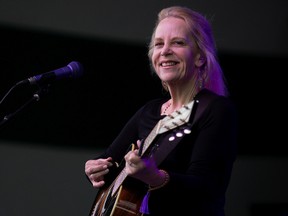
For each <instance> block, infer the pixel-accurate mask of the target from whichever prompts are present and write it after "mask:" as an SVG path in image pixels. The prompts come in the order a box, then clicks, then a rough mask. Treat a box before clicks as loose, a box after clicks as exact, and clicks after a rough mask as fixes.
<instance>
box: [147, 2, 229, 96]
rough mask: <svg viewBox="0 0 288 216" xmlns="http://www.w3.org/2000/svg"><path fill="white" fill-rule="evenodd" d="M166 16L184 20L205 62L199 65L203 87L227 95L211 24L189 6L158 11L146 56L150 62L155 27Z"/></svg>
mask: <svg viewBox="0 0 288 216" xmlns="http://www.w3.org/2000/svg"><path fill="white" fill-rule="evenodd" d="M167 17H177V18H180V19H182V20H184V21H185V22H186V24H187V26H188V28H189V31H190V34H191V37H192V38H193V40H194V41H195V43H196V45H197V46H198V48H199V50H200V53H201V55H202V57H204V59H205V64H204V65H203V67H201V70H202V71H201V73H202V74H204V75H205V77H202V78H203V81H202V84H203V87H204V88H206V89H209V90H211V91H213V92H215V93H216V94H219V95H224V96H227V95H228V90H227V86H226V81H225V77H224V74H223V71H222V69H221V66H220V64H219V62H218V57H217V53H216V46H215V41H214V38H213V33H212V28H211V25H210V23H209V22H208V20H207V19H206V18H205V17H204V16H203V15H201V14H200V13H198V12H196V11H193V10H191V9H190V8H187V7H182V6H173V7H168V8H164V9H162V10H161V11H160V12H159V13H158V19H157V21H156V24H155V27H154V31H153V34H152V36H151V40H150V44H149V51H148V57H149V59H150V62H152V59H151V58H152V54H153V51H154V38H155V31H156V28H157V26H158V25H159V23H160V22H161V21H162V20H163V19H165V18H167Z"/></svg>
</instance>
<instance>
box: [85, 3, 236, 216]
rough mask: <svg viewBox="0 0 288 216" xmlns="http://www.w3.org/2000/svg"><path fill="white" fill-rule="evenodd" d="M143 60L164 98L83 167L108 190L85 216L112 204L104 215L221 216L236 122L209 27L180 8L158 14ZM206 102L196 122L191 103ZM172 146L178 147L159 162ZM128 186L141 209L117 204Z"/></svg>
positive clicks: (147, 106)
mask: <svg viewBox="0 0 288 216" xmlns="http://www.w3.org/2000/svg"><path fill="white" fill-rule="evenodd" d="M148 55H149V58H150V61H151V67H152V68H153V70H154V71H155V73H156V74H157V76H158V77H159V79H160V80H161V82H162V85H163V87H164V89H166V90H167V91H168V93H169V96H170V98H168V99H167V98H160V99H155V100H152V101H150V102H148V103H147V104H145V105H144V106H143V107H142V108H140V109H139V110H138V111H137V112H136V113H135V115H134V116H133V117H132V118H131V119H130V120H129V121H128V122H127V124H126V126H125V127H124V128H123V130H122V131H121V132H120V134H119V135H118V136H117V137H116V139H115V140H114V142H113V143H112V144H111V145H110V146H109V147H108V148H107V150H106V151H105V152H104V153H103V154H102V155H101V156H99V157H97V158H96V159H92V160H88V161H87V162H86V164H85V173H86V175H87V177H88V178H89V180H90V181H91V183H92V184H93V186H94V187H95V188H98V189H99V190H100V191H101V188H105V187H106V186H107V187H106V188H107V189H105V190H103V192H101V193H102V194H101V193H100V192H99V193H100V196H99V197H100V198H96V200H95V205H94V206H93V209H92V211H91V212H92V213H91V214H92V215H100V214H98V212H100V211H103V212H105V211H107V212H108V210H107V209H108V208H109V205H110V207H111V206H112V207H111V209H110V210H109V211H110V212H116V211H117V210H119V209H120V210H123V209H124V210H123V212H125V214H123V215H130V213H129V212H131V211H136V212H140V213H139V214H138V215H141V214H143V215H144V214H145V215H146V214H147V215H165V214H166V215H168V214H169V215H193V216H200V215H209V216H216V215H217V216H220V215H221V216H223V215H225V211H224V206H225V193H226V189H227V186H228V184H229V180H230V175H231V171H232V167H233V162H234V160H235V157H236V140H237V138H236V135H237V115H236V111H235V107H234V105H233V103H231V101H230V100H229V99H228V97H227V96H228V91H227V88H226V86H225V79H224V76H223V74H222V70H221V67H220V65H219V63H218V61H217V56H216V50H215V44H214V39H213V35H212V31H211V26H210V24H209V22H208V21H207V20H206V19H205V18H204V17H203V16H202V15H201V14H199V13H197V12H195V11H193V10H191V9H189V8H186V7H179V6H175V7H169V8H165V9H163V10H162V11H160V13H159V14H158V20H157V22H156V25H155V29H154V32H153V34H152V37H151V42H150V46H149V54H148ZM205 95H206V96H205ZM207 95H208V96H209V95H210V96H211V95H213V97H212V98H213V99H212V100H210V102H209V103H207V104H205V110H204V111H203V112H202V115H201V116H200V117H199V118H198V119H197V120H196V119H194V117H196V116H194V114H195V113H194V110H196V111H195V112H196V113H197V106H198V105H197V102H198V101H199V102H200V104H201V101H202V99H201V98H203V97H207ZM183 113H184V114H183ZM179 115H180V116H181V117H178V116H179ZM185 118H186V119H188V120H187V121H185ZM183 119H184V120H183ZM193 120H194V121H195V122H193V123H192V121H193ZM155 125H156V126H155ZM185 126H186V128H185ZM183 127H184V128H185V129H183V130H182V131H181V132H180V133H179V131H180V130H181V128H183ZM187 128H188V130H186V129H187ZM178 134H179V136H178ZM177 136H178V137H177ZM175 139H178V141H177V142H178V143H177V145H175V146H174V147H172V148H171V150H170V152H168V153H166V155H165V153H163V152H165V149H166V148H170V146H171V144H172V143H173V142H174V140H175ZM133 143H135V144H136V145H135V146H134V145H132V147H131V144H133ZM163 155H164V156H163ZM119 170H121V171H119ZM119 172H120V174H119ZM123 173H124V180H120V181H119V179H121V178H120V176H123ZM112 180H116V181H114V182H112ZM111 182H112V183H111ZM115 182H116V183H115ZM119 185H121V186H119ZM131 185H133V187H135V188H138V190H139V191H141V193H142V194H143V196H142V194H141V195H140V197H141V198H140V202H139V203H140V204H139V203H138V202H134V201H131V200H128V199H127V198H126V197H125V198H124V197H123V198H122V197H121V196H122V194H121V193H122V192H123V193H124V191H125V190H126V188H128V186H131ZM142 186H143V187H142ZM109 187H110V188H109ZM131 188H132V186H131ZM140 188H142V189H140ZM117 190H118V191H121V193H120V192H118V193H117V192H115V191H117ZM136 191H137V189H136ZM136 191H134V193H132V195H129V197H130V198H131V197H132V196H133V194H135V193H137V192H136ZM139 193H140V192H139ZM106 194H108V197H110V196H111V197H113V196H115V199H114V201H113V202H111V203H112V204H111V203H109V202H110V198H109V199H107V198H103V197H105V195H106ZM115 194H117V196H118V199H116V198H117V196H116V195H115ZM120 194H121V196H120ZM119 197H120V198H119ZM113 198H114V197H113ZM100 200H101V201H100ZM103 200H104V201H103ZM107 200H109V201H107ZM102 201H103V202H102ZM102 206H104V207H102ZM115 215H117V214H115ZM131 215H133V214H131ZM136 215H137V214H136Z"/></svg>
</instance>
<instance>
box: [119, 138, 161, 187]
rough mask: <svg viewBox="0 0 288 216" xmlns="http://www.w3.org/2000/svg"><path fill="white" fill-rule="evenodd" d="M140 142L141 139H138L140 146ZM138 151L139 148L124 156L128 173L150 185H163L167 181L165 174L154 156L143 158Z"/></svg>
mask: <svg viewBox="0 0 288 216" xmlns="http://www.w3.org/2000/svg"><path fill="white" fill-rule="evenodd" d="M140 144H141V141H140V140H138V141H137V146H138V148H139V147H140ZM138 152H139V150H138V149H135V150H131V151H129V152H128V153H127V154H126V155H125V156H124V159H125V161H126V165H125V169H126V170H125V171H126V173H127V174H128V175H129V176H132V177H134V178H136V179H139V180H141V181H143V182H144V183H146V184H148V185H151V186H156V185H161V184H162V183H163V182H164V181H165V176H163V173H161V172H160V171H159V169H158V168H157V165H156V163H155V160H154V158H153V156H151V157H144V158H141V157H140V156H139V155H138Z"/></svg>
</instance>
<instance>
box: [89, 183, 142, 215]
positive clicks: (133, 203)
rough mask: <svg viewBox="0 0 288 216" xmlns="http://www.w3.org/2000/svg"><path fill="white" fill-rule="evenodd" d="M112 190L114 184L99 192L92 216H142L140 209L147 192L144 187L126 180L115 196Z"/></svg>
mask: <svg viewBox="0 0 288 216" xmlns="http://www.w3.org/2000/svg"><path fill="white" fill-rule="evenodd" d="M129 180H130V181H129ZM112 190H113V184H112V185H110V187H107V188H103V189H100V190H99V191H98V193H97V195H96V198H95V201H94V204H93V208H92V209H91V212H90V214H89V215H90V216H141V215H142V213H141V212H140V207H141V203H142V200H143V198H144V196H145V194H146V192H147V189H145V188H144V186H143V185H141V184H140V185H139V183H137V182H133V181H132V179H126V181H124V182H123V184H122V185H121V186H120V187H119V188H118V190H117V191H116V193H114V194H113V193H112Z"/></svg>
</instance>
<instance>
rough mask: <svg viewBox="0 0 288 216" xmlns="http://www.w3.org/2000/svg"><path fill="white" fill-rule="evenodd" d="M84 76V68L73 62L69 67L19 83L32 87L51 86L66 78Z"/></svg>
mask: <svg viewBox="0 0 288 216" xmlns="http://www.w3.org/2000/svg"><path fill="white" fill-rule="evenodd" d="M82 74H83V66H82V65H81V64H80V63H79V62H77V61H72V62H70V63H69V64H68V65H67V66H65V67H61V68H58V69H56V70H52V71H49V72H46V73H43V74H39V75H35V76H32V77H29V78H28V79H25V80H22V81H20V82H19V83H29V84H30V85H42V84H49V83H50V82H52V81H55V80H59V79H64V78H78V77H80V76H82Z"/></svg>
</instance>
